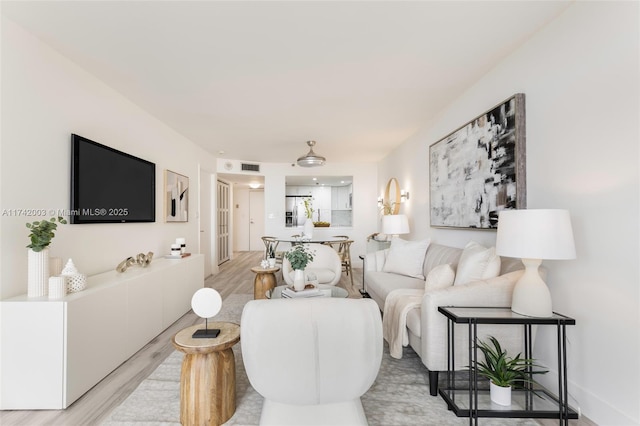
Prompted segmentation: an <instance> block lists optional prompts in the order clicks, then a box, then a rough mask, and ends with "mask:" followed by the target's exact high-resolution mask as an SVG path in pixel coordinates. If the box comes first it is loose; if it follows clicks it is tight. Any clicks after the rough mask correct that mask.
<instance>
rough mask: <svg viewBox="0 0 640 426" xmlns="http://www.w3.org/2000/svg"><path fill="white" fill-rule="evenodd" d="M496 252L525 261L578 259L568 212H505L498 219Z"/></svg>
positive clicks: (554, 210)
mask: <svg viewBox="0 0 640 426" xmlns="http://www.w3.org/2000/svg"><path fill="white" fill-rule="evenodd" d="M496 253H497V254H498V255H501V256H509V257H519V258H522V259H575V257H576V249H575V245H574V242H573V230H572V229H571V219H570V217H569V212H568V211H567V210H559V209H528V210H503V211H501V212H500V214H499V216H498V235H497V236H496Z"/></svg>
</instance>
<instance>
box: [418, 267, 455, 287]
mask: <svg viewBox="0 0 640 426" xmlns="http://www.w3.org/2000/svg"><path fill="white" fill-rule="evenodd" d="M455 278H456V273H455V271H454V270H453V267H452V266H451V265H450V264H449V263H445V264H443V265H438V266H435V267H434V268H433V269H432V270H430V271H429V274H427V279H426V280H425V281H424V289H425V291H430V290H437V289H440V288H445V287H450V286H452V285H453V281H454V280H455Z"/></svg>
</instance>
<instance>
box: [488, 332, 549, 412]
mask: <svg viewBox="0 0 640 426" xmlns="http://www.w3.org/2000/svg"><path fill="white" fill-rule="evenodd" d="M488 339H489V343H488V342H484V341H480V342H478V349H480V351H482V354H483V355H484V361H478V362H477V369H478V374H480V375H481V376H484V377H486V378H487V379H489V380H490V394H491V401H493V402H495V403H496V404H499V405H506V406H509V405H511V389H512V388H518V387H524V385H525V384H528V383H535V381H534V380H533V379H532V375H533V374H544V373H546V372H547V370H535V371H534V368H535V367H539V366H538V365H536V363H535V360H533V359H529V358H522V357H521V354H518V355H516V356H515V357H509V356H508V355H507V351H506V350H503V349H502V347H501V346H500V342H498V340H497V339H496V338H495V337H493V336H488Z"/></svg>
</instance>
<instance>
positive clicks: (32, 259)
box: [27, 248, 49, 297]
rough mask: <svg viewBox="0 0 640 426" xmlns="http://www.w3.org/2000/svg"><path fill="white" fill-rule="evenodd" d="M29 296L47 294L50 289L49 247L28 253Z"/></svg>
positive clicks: (30, 250)
mask: <svg viewBox="0 0 640 426" xmlns="http://www.w3.org/2000/svg"><path fill="white" fill-rule="evenodd" d="M27 267H28V270H27V297H41V296H46V295H47V291H48V289H49V249H48V248H45V249H43V250H41V251H38V252H36V251H33V250H32V249H29V251H28V254H27Z"/></svg>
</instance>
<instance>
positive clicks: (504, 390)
mask: <svg viewBox="0 0 640 426" xmlns="http://www.w3.org/2000/svg"><path fill="white" fill-rule="evenodd" d="M489 393H490V395H491V402H494V403H496V404H498V405H503V406H507V407H508V406H509V405H511V386H506V387H503V386H498V385H494V384H493V382H490V384H489Z"/></svg>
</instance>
